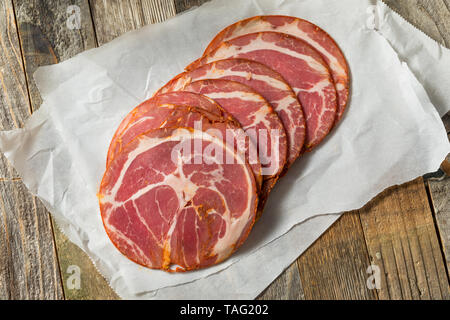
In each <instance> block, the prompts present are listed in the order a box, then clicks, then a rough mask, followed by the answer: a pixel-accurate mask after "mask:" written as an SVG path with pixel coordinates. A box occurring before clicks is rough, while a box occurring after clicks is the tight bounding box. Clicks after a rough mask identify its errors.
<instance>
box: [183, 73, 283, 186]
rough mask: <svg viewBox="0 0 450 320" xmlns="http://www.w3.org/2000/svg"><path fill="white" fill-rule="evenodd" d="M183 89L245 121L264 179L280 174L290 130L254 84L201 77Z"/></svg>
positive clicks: (241, 121) (243, 122)
mask: <svg viewBox="0 0 450 320" xmlns="http://www.w3.org/2000/svg"><path fill="white" fill-rule="evenodd" d="M182 90H184V91H189V92H194V93H199V94H202V95H205V96H207V97H209V98H211V99H213V100H214V101H216V102H217V103H218V104H219V105H220V106H222V107H223V108H224V109H225V110H226V111H227V112H229V113H230V114H231V115H232V116H233V117H234V118H235V119H236V120H237V121H238V122H239V123H240V124H241V126H242V128H243V129H244V131H245V132H246V133H247V135H249V136H250V139H251V141H253V142H254V143H255V144H256V146H257V149H258V155H259V159H260V162H261V165H262V168H263V169H262V174H263V177H264V180H266V179H270V178H272V177H275V176H278V175H279V174H280V172H281V170H282V169H283V167H284V165H285V164H286V154H287V140H286V132H285V130H284V127H283V124H282V123H281V120H280V118H278V116H277V114H276V113H275V112H274V111H273V108H272V106H271V105H270V104H269V103H268V102H267V100H265V99H264V98H263V97H262V96H261V95H260V94H258V93H257V92H255V91H254V90H253V89H251V88H250V87H248V86H246V85H244V84H242V83H239V82H236V81H230V80H221V79H208V80H199V81H195V82H192V83H190V84H188V85H186V86H185V87H184V88H183V89H182Z"/></svg>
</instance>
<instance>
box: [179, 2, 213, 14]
mask: <svg viewBox="0 0 450 320" xmlns="http://www.w3.org/2000/svg"><path fill="white" fill-rule="evenodd" d="M208 1H209V0H174V2H175V9H176V12H177V13H181V12H183V11H186V10H189V9H191V8H192V7H195V6H200V5H202V4H204V3H205V2H208Z"/></svg>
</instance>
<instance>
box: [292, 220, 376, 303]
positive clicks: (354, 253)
mask: <svg viewBox="0 0 450 320" xmlns="http://www.w3.org/2000/svg"><path fill="white" fill-rule="evenodd" d="M297 263H298V268H299V271H300V279H301V283H302V286H303V291H304V296H305V298H306V299H308V300H310V299H313V300H316V299H319V300H320V299H327V300H328V299H333V300H334V299H346V300H348V299H352V300H353V299H358V300H359V299H362V300H367V299H371V300H374V299H377V294H376V292H375V291H374V290H370V289H369V288H368V287H367V285H366V282H367V278H368V276H369V275H368V274H367V273H366V270H367V268H368V267H369V266H370V259H369V255H368V254H367V248H366V244H365V242H364V234H363V230H362V227H361V222H360V220H359V216H358V213H357V212H351V213H346V214H344V215H343V216H342V217H341V218H340V219H339V220H338V221H337V222H336V223H335V224H334V225H333V226H332V227H331V228H330V229H329V230H328V231H327V232H325V233H324V234H323V235H322V236H321V237H320V238H319V239H318V240H317V241H316V242H315V243H314V245H312V246H311V247H310V248H309V249H308V250H307V251H306V252H305V253H304V254H303V255H302V256H301V257H300V258H299V259H298V260H297Z"/></svg>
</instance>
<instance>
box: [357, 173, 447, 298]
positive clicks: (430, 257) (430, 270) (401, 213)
mask: <svg viewBox="0 0 450 320" xmlns="http://www.w3.org/2000/svg"><path fill="white" fill-rule="evenodd" d="M360 217H361V221H362V226H363V229H364V235H365V238H366V243H367V248H368V250H369V254H370V256H371V259H372V262H373V263H374V264H375V265H377V266H378V267H379V268H380V271H381V289H380V290H379V291H378V295H379V297H380V299H449V298H450V291H449V290H450V289H449V283H448V278H447V273H446V271H445V265H444V262H443V258H442V252H441V249H440V246H439V241H438V239H437V235H436V229H435V226H434V221H433V216H432V213H431V210H430V206H429V203H428V199H427V194H426V190H425V187H424V183H423V179H422V178H420V179H417V180H415V181H413V182H411V183H408V184H405V185H402V186H400V187H394V188H391V189H389V190H387V191H386V192H384V193H383V194H382V195H380V196H379V197H377V198H376V199H375V200H374V201H372V202H371V204H370V205H369V206H366V207H365V208H364V209H362V210H360Z"/></svg>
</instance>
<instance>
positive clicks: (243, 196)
mask: <svg viewBox="0 0 450 320" xmlns="http://www.w3.org/2000/svg"><path fill="white" fill-rule="evenodd" d="M189 145H191V146H196V145H197V146H198V145H200V148H198V147H197V148H180V146H189ZM208 148H211V149H213V150H222V154H223V156H224V157H226V156H231V157H235V158H236V160H237V161H236V163H235V164H226V163H225V164H224V161H223V159H222V160H221V159H220V158H218V157H217V156H213V153H211V152H207V149H208ZM219 153H220V152H216V153H215V154H219ZM199 157H200V158H202V159H203V160H202V164H192V162H190V161H189V160H192V159H197V158H199ZM171 159H173V161H171ZM99 202H100V211H101V215H102V219H103V223H104V227H105V230H106V232H107V234H108V236H109V238H110V239H111V241H112V242H113V244H114V245H115V246H116V247H117V249H118V250H119V251H120V252H121V253H122V254H124V255H125V256H126V257H128V258H129V259H131V260H132V261H134V262H136V263H139V264H141V265H143V266H145V267H148V268H153V269H162V270H166V271H187V270H193V269H199V268H204V267H207V266H210V265H213V264H216V263H219V262H221V261H223V260H225V259H226V258H227V257H229V256H230V255H231V254H232V253H233V252H234V251H235V250H236V249H237V248H239V247H240V246H241V245H242V243H243V242H244V241H245V239H246V238H247V236H248V234H249V232H250V231H251V229H252V227H253V224H254V221H255V214H256V205H257V196H256V185H255V180H254V177H253V174H252V172H251V169H250V167H249V166H248V165H247V164H245V161H243V159H242V158H239V154H237V153H234V152H233V150H232V149H230V148H228V147H227V145H226V144H224V143H223V141H222V140H220V139H217V138H215V137H213V136H210V135H208V134H205V133H204V132H200V131H198V130H193V129H183V128H178V129H169V128H165V129H157V130H154V131H151V132H148V133H146V134H143V135H141V136H139V137H138V138H136V139H135V140H133V141H132V142H131V143H129V144H128V145H127V146H125V147H124V148H123V150H122V152H120V153H119V154H118V155H117V156H116V157H115V158H114V159H113V160H112V162H111V165H110V166H109V167H108V168H107V170H106V172H105V175H104V177H103V180H102V183H101V187H100V191H99Z"/></svg>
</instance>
